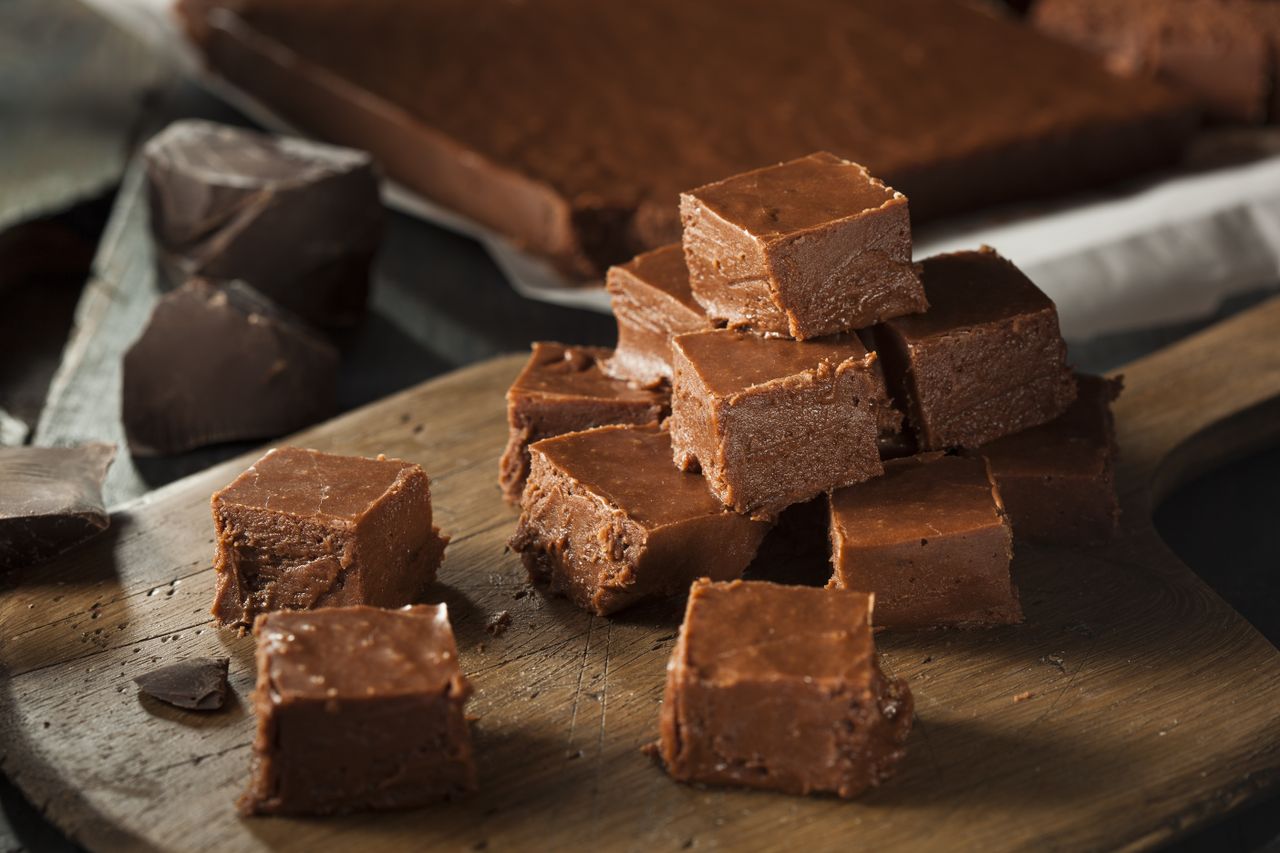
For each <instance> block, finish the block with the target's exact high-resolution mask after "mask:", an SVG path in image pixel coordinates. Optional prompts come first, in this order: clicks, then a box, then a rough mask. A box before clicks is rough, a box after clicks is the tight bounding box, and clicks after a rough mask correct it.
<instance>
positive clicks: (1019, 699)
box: [1013, 690, 1036, 705]
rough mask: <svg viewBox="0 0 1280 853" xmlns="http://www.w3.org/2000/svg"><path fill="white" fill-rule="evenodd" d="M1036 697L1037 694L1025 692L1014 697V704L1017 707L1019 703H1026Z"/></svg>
mask: <svg viewBox="0 0 1280 853" xmlns="http://www.w3.org/2000/svg"><path fill="white" fill-rule="evenodd" d="M1035 695H1036V694H1034V693H1032V692H1031V691H1030V690H1024V691H1022V692H1021V693H1019V694H1017V695H1016V696H1014V697H1013V704H1015V705H1017V704H1018V703H1019V702H1025V701H1027V700H1028V699H1030V698H1031V697H1033V696H1035Z"/></svg>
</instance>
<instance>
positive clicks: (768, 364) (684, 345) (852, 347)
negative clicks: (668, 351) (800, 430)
mask: <svg viewBox="0 0 1280 853" xmlns="http://www.w3.org/2000/svg"><path fill="white" fill-rule="evenodd" d="M675 346H677V347H679V348H680V350H681V351H682V352H683V353H684V355H685V357H686V358H687V359H688V360H689V363H690V364H692V365H693V367H694V368H695V369H696V370H697V371H698V375H699V376H700V377H701V378H702V380H703V382H704V383H705V384H706V386H707V388H708V390H710V391H711V392H712V393H713V394H719V395H723V396H728V395H731V394H735V393H737V392H739V391H743V390H745V389H747V388H752V387H755V386H757V385H764V384H766V383H769V382H773V381H775V380H778V379H784V378H786V377H788V376H795V375H797V374H800V373H806V372H809V371H814V370H821V369H824V368H825V369H834V368H835V367H836V366H837V365H839V364H841V363H843V362H846V361H848V360H850V359H853V360H856V361H861V362H863V363H865V364H866V366H867V367H868V368H870V367H871V365H872V364H874V363H875V355H874V354H872V353H868V352H867V348H866V347H864V346H863V345H862V343H861V341H859V340H858V338H857V337H855V336H852V335H848V336H844V335H841V336H836V337H831V338H819V339H815V340H810V341H793V340H790V339H787V338H763V337H759V336H757V335H753V334H750V333H748V332H739V331H734V330H730V329H713V330H710V331H706V332H692V333H690V334H687V335H679V336H678V337H676V338H675Z"/></svg>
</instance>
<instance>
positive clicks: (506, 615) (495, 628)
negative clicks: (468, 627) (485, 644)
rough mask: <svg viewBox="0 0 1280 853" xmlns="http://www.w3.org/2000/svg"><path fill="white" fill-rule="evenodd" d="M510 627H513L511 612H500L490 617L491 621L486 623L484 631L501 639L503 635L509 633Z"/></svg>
mask: <svg viewBox="0 0 1280 853" xmlns="http://www.w3.org/2000/svg"><path fill="white" fill-rule="evenodd" d="M510 627H511V611H510V610H500V611H498V612H497V613H495V614H493V616H492V617H490V619H489V621H488V622H487V623H485V626H484V629H485V630H486V631H488V632H489V634H490V635H491V636H494V637H501V636H502V635H503V634H505V633H506V632H507V629H508V628H510Z"/></svg>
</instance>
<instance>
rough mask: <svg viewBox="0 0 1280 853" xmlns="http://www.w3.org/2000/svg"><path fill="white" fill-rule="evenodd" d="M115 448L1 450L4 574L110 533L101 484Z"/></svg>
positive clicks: (0, 541) (0, 539)
mask: <svg viewBox="0 0 1280 853" xmlns="http://www.w3.org/2000/svg"><path fill="white" fill-rule="evenodd" d="M115 458H116V447H115V445H114V444H97V443H95V444H86V445H82V446H80V447H0V569H8V568H16V567H17V566H20V565H26V564H29V563H34V562H36V561H38V560H42V559H44V558H46V557H50V556H53V555H54V554H57V553H59V552H61V551H64V550H66V549H68V548H70V547H71V546H72V545H75V544H76V543H78V542H80V541H82V540H84V539H87V538H88V537H90V536H92V535H94V534H95V533H98V532H100V531H103V530H106V529H107V527H108V526H110V524H111V516H110V515H109V514H108V513H107V509H106V507H105V506H104V504H103V502H102V484H103V482H104V481H105V480H106V478H107V469H108V468H110V467H111V463H112V462H113V461H114V460H115Z"/></svg>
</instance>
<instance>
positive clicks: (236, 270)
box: [145, 120, 385, 326]
mask: <svg viewBox="0 0 1280 853" xmlns="http://www.w3.org/2000/svg"><path fill="white" fill-rule="evenodd" d="M145 155H146V164H147V178H148V180H149V182H150V186H149V200H150V206H151V231H152V234H153V235H154V236H155V241H156V250H157V258H158V260H159V264H160V270H161V272H162V274H163V276H164V277H165V278H167V279H169V281H170V283H171V284H174V285H177V284H180V283H182V282H183V281H185V280H186V279H187V278H189V277H191V276H203V277H205V278H213V279H221V280H231V279H241V280H243V281H246V282H248V283H249V284H251V285H253V286H254V287H256V288H257V289H258V290H260V291H262V292H263V293H265V294H266V295H267V296H269V297H271V298H272V299H274V300H275V301H277V302H279V303H280V304H281V305H284V306H285V307H287V308H289V309H290V310H292V311H294V312H296V313H297V314H298V315H299V316H301V317H304V318H305V319H307V320H309V321H311V322H314V323H317V324H319V325H323V326H330V325H348V324H350V323H352V322H354V321H355V320H357V319H359V317H360V315H361V314H362V313H363V312H364V306H365V301H366V299H367V297H368V292H369V267H370V264H371V262H372V260H373V256H374V253H375V252H376V251H377V248H378V243H379V241H380V240H381V238H382V231H383V225H384V220H385V214H384V212H383V209H382V204H381V201H380V200H379V197H378V176H377V172H376V170H375V168H374V164H373V159H372V158H371V157H370V156H369V155H368V154H366V153H364V152H363V151H355V150H352V149H349V148H337V147H334V146H330V145H320V144H317V143H313V142H307V141H304V140H301V139H288V138H279V137H272V136H267V135H264V134H261V133H255V132H253V131H250V130H244V129H241V128H237V127H228V126H225V125H220V124H215V123H213V122H207V121H194V120H186V121H179V122H174V123H173V124H171V125H169V127H168V128H166V129H165V130H164V131H163V132H161V133H160V134H158V135H157V136H155V137H154V138H152V139H151V141H150V142H148V143H147V146H146V149H145Z"/></svg>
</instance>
